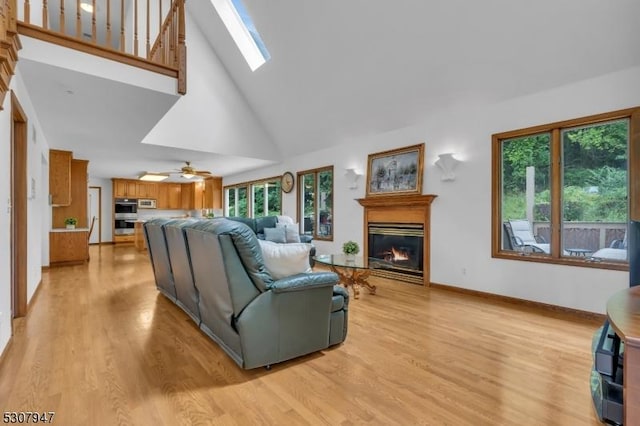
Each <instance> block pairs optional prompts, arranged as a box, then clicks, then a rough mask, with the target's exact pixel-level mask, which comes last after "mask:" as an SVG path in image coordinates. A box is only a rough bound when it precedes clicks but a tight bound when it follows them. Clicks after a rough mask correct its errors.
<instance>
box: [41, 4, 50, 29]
mask: <svg viewBox="0 0 640 426" xmlns="http://www.w3.org/2000/svg"><path fill="white" fill-rule="evenodd" d="M42 28H44V29H45V30H46V29H47V28H49V5H48V4H47V0H42Z"/></svg>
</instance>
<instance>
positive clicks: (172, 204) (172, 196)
mask: <svg viewBox="0 0 640 426" xmlns="http://www.w3.org/2000/svg"><path fill="white" fill-rule="evenodd" d="M165 185H167V197H168V199H169V202H168V203H167V208H168V209H171V210H179V209H181V208H182V185H181V184H179V183H165Z"/></svg>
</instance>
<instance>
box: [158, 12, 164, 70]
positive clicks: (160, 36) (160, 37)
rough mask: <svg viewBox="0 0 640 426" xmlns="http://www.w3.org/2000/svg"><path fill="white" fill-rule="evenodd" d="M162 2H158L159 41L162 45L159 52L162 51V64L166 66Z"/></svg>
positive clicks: (159, 46)
mask: <svg viewBox="0 0 640 426" xmlns="http://www.w3.org/2000/svg"><path fill="white" fill-rule="evenodd" d="M162 36H163V34H162V0H160V1H159V2H158V41H159V42H160V44H159V45H158V50H159V51H160V58H159V59H160V63H161V64H164V49H163V43H162Z"/></svg>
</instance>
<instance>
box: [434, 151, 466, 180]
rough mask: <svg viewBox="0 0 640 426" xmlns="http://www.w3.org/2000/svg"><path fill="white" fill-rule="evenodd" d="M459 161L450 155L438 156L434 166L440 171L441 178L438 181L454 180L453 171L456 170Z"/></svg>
mask: <svg viewBox="0 0 640 426" xmlns="http://www.w3.org/2000/svg"><path fill="white" fill-rule="evenodd" d="M459 162H460V160H456V159H455V158H453V154H452V153H446V154H440V155H438V159H437V160H436V166H438V167H440V170H442V177H441V178H440V180H443V181H451V180H456V175H455V173H453V170H454V169H455V168H456V166H457V165H458V163H459Z"/></svg>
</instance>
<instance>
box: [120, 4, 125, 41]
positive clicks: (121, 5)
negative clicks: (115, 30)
mask: <svg viewBox="0 0 640 426" xmlns="http://www.w3.org/2000/svg"><path fill="white" fill-rule="evenodd" d="M124 47H125V46H124V0H120V51H121V52H124Z"/></svg>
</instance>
